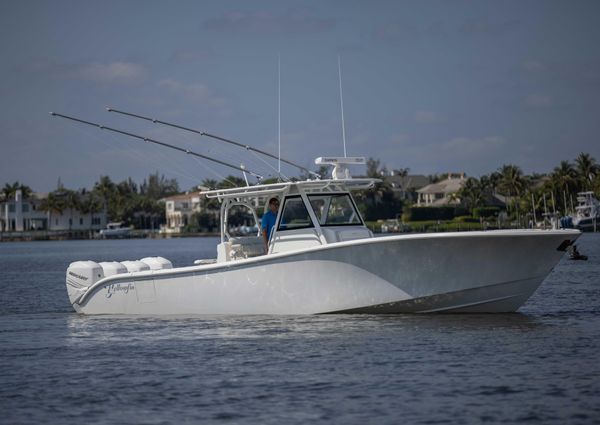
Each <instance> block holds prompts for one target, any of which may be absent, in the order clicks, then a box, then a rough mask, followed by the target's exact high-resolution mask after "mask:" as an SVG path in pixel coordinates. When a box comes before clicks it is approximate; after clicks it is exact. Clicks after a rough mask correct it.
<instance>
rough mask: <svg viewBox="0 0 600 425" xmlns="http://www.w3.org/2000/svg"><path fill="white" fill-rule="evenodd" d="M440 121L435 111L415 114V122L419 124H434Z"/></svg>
mask: <svg viewBox="0 0 600 425" xmlns="http://www.w3.org/2000/svg"><path fill="white" fill-rule="evenodd" d="M438 121H439V118H438V116H437V114H436V113H435V112H433V111H417V112H415V122H417V123H419V124H432V123H436V122H438Z"/></svg>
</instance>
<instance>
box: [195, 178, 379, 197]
mask: <svg viewBox="0 0 600 425" xmlns="http://www.w3.org/2000/svg"><path fill="white" fill-rule="evenodd" d="M380 181H381V180H380V179H372V178H359V179H352V178H350V179H324V180H302V181H295V182H283V183H272V184H258V185H255V186H244V187H234V188H230V189H215V190H208V191H205V192H201V194H202V195H205V196H206V197H207V198H217V199H225V198H246V197H259V196H264V195H269V194H276V193H281V192H289V191H292V190H293V189H294V188H296V189H297V190H302V191H305V192H331V191H340V190H343V191H346V190H364V189H370V188H372V187H373V186H374V185H375V183H378V182H380Z"/></svg>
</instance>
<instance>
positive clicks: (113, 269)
mask: <svg viewBox="0 0 600 425" xmlns="http://www.w3.org/2000/svg"><path fill="white" fill-rule="evenodd" d="M99 264H100V267H102V270H103V271H104V277H109V276H113V275H116V274H121V273H127V267H125V266H124V265H123V264H121V263H119V262H117V261H105V262H102V263H99Z"/></svg>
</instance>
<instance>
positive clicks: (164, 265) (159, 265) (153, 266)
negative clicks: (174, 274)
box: [140, 257, 173, 270]
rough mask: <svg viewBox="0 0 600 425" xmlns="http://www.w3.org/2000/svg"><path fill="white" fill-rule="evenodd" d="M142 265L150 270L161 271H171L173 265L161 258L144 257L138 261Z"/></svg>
mask: <svg viewBox="0 0 600 425" xmlns="http://www.w3.org/2000/svg"><path fill="white" fill-rule="evenodd" d="M140 261H141V262H142V263H144V264H147V265H148V266H149V267H150V270H163V269H172V268H173V263H171V262H170V261H169V260H167V259H166V258H163V257H146V258H142V259H141V260H140Z"/></svg>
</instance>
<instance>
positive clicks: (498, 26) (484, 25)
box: [458, 18, 520, 36]
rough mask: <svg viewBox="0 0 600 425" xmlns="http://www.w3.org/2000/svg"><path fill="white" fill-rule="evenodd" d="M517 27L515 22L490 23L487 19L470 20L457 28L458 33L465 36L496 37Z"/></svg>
mask: <svg viewBox="0 0 600 425" xmlns="http://www.w3.org/2000/svg"><path fill="white" fill-rule="evenodd" d="M519 25H520V23H519V21H517V20H505V21H490V20H489V19H487V18H470V19H467V20H465V21H464V22H463V23H462V24H461V25H460V26H459V28H458V32H459V34H461V35H466V36H496V35H504V34H506V33H509V32H511V31H512V30H514V29H516V28H518V27H519Z"/></svg>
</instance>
